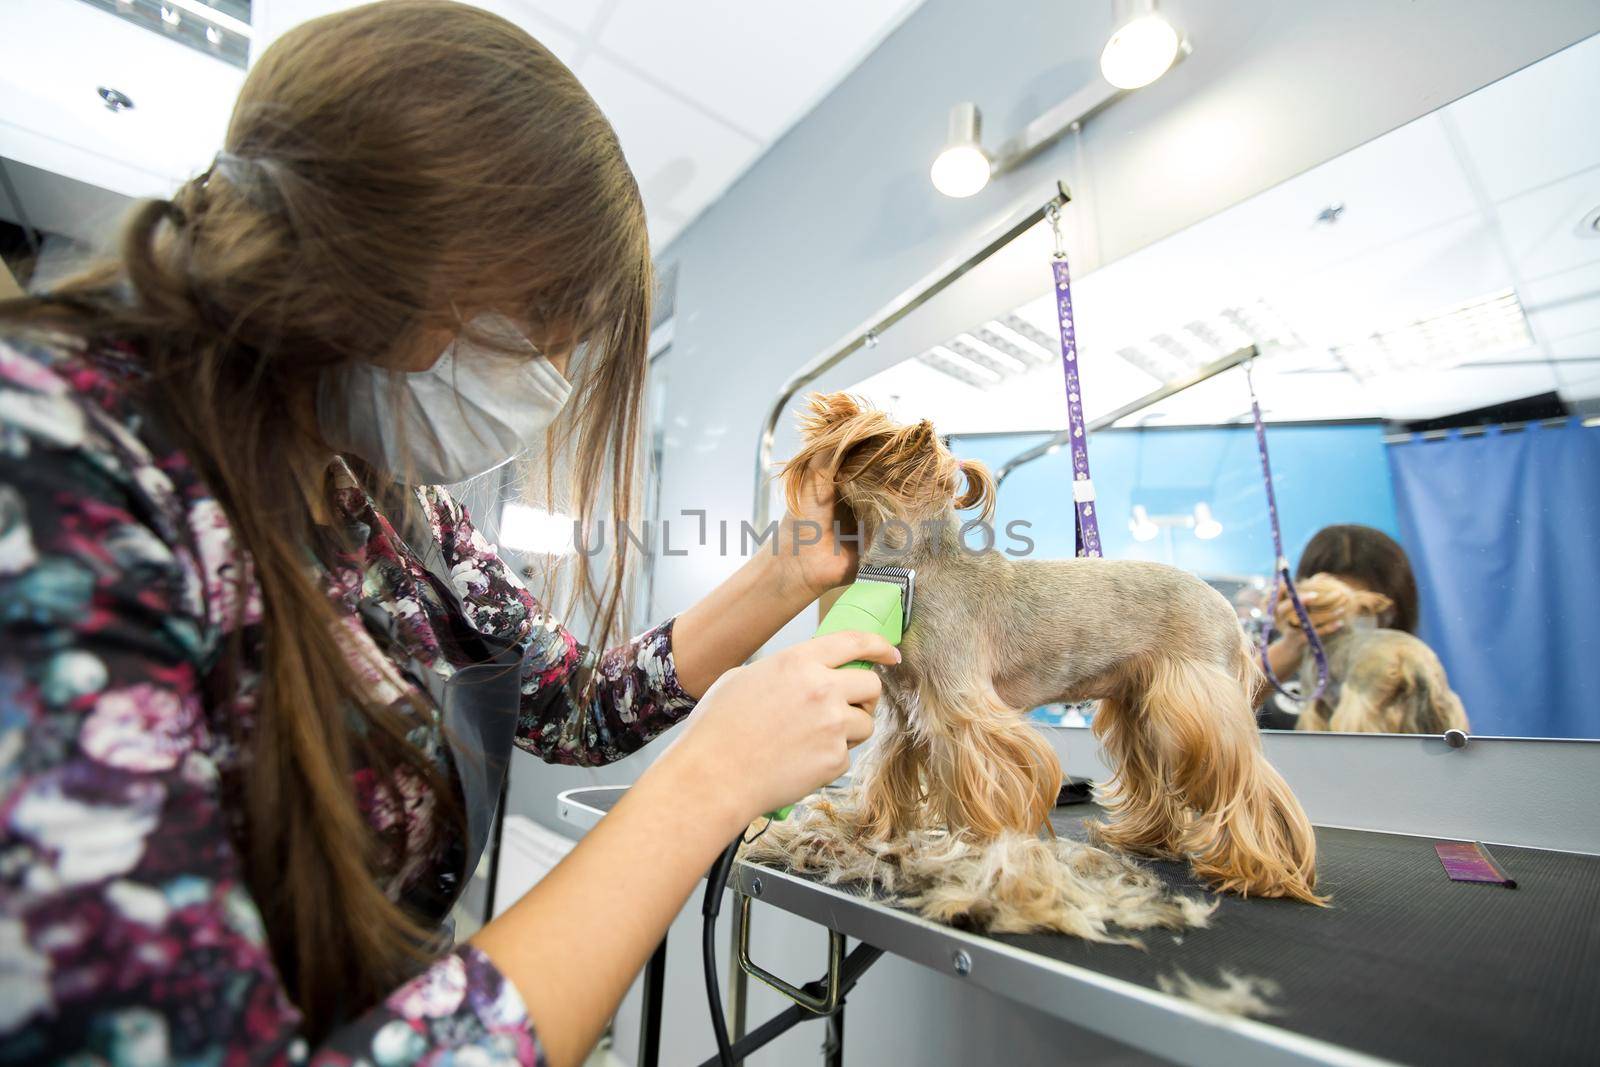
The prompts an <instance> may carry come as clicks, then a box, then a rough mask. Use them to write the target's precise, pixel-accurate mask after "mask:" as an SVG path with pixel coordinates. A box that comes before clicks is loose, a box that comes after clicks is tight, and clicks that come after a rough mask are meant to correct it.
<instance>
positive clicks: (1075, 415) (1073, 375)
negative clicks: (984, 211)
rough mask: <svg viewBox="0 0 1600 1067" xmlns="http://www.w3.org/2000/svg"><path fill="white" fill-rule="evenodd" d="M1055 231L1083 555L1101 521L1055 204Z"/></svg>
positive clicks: (1076, 535)
mask: <svg viewBox="0 0 1600 1067" xmlns="http://www.w3.org/2000/svg"><path fill="white" fill-rule="evenodd" d="M1048 214H1049V217H1050V228H1051V229H1052V230H1053V231H1054V232H1055V238H1056V251H1055V259H1054V261H1053V262H1052V263H1051V269H1052V270H1053V271H1054V272H1055V286H1056V318H1057V319H1058V320H1059V321H1060V324H1061V370H1062V372H1063V373H1064V374H1065V376H1066V380H1067V428H1068V430H1070V431H1071V433H1072V501H1073V505H1074V507H1075V509H1076V512H1075V522H1074V524H1073V544H1074V546H1075V549H1076V552H1077V554H1078V555H1079V556H1093V557H1098V556H1099V555H1100V520H1099V519H1097V518H1095V514H1094V481H1093V480H1092V479H1091V478H1090V477H1089V442H1088V434H1087V433H1086V432H1085V429H1084V427H1085V424H1084V419H1083V390H1082V389H1081V388H1080V387H1079V385H1078V334H1077V331H1076V330H1075V329H1074V328H1073V326H1072V277H1071V275H1070V274H1069V273H1068V271H1067V249H1066V246H1065V245H1064V244H1063V243H1062V238H1061V211H1060V209H1059V208H1057V207H1055V206H1054V205H1051V207H1050V210H1049V213H1048Z"/></svg>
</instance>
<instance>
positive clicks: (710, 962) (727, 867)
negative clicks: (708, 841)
mask: <svg viewBox="0 0 1600 1067" xmlns="http://www.w3.org/2000/svg"><path fill="white" fill-rule="evenodd" d="M758 836H759V835H758ZM743 843H744V835H743V834H740V835H739V836H738V837H736V838H734V839H733V843H732V844H730V845H729V846H728V847H727V848H725V849H723V850H722V855H720V856H718V857H717V861H716V862H715V863H713V864H712V865H711V870H710V871H708V872H706V896H705V900H704V902H703V903H702V904H701V905H700V915H701V927H700V953H701V962H702V964H703V965H704V968H705V978H706V1003H707V1006H708V1007H709V1008H710V1009H711V1033H712V1035H713V1036H715V1037H716V1039H717V1060H718V1062H720V1063H721V1064H722V1067H734V1059H733V1046H732V1043H731V1042H729V1040H728V1017H727V1015H726V1014H724V1012H723V1010H722V989H721V987H720V986H719V985H718V983H717V915H718V914H719V913H720V912H721V911H722V893H723V890H725V889H727V887H728V876H729V874H730V873H732V871H733V861H734V859H735V858H736V857H737V856H738V855H739V846H740V845H742V844H743Z"/></svg>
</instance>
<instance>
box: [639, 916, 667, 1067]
mask: <svg viewBox="0 0 1600 1067" xmlns="http://www.w3.org/2000/svg"><path fill="white" fill-rule="evenodd" d="M666 984H667V939H666V936H665V935H663V936H662V938H661V944H659V945H657V946H656V950H655V952H653V953H651V955H650V962H649V963H647V964H645V965H644V1011H643V1013H642V1016H641V1018H640V1021H639V1067H656V1062H657V1060H659V1059H660V1057H661V1000H662V995H663V993H664V992H665V989H666Z"/></svg>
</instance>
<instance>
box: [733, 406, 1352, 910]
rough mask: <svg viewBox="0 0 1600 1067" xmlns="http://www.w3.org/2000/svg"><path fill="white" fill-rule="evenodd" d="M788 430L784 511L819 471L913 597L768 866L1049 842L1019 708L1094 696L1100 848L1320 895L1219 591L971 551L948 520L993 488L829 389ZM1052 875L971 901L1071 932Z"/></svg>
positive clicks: (1213, 876)
mask: <svg viewBox="0 0 1600 1067" xmlns="http://www.w3.org/2000/svg"><path fill="white" fill-rule="evenodd" d="M800 428H801V433H802V446H801V448H800V451H799V452H798V453H797V454H796V455H795V456H794V457H793V458H792V459H791V460H790V461H789V462H788V463H787V465H786V466H785V469H784V474H783V477H784V480H785V483H786V488H787V491H788V494H789V497H790V502H791V506H793V505H794V503H795V498H796V496H797V494H798V492H799V489H800V487H801V485H802V484H804V482H805V480H806V479H807V478H809V477H811V476H813V475H814V474H817V473H820V474H822V475H823V476H825V477H827V478H828V479H830V480H831V482H832V483H833V485H834V486H835V488H836V490H837V493H838V496H839V499H840V500H841V501H842V503H843V504H845V505H846V506H848V507H849V508H850V509H851V511H852V512H854V514H855V516H856V519H857V523H858V526H859V528H860V532H861V534H862V537H863V541H862V544H863V546H864V548H863V552H862V561H863V562H864V563H870V564H882V565H890V566H900V567H910V568H914V569H915V570H916V572H917V581H916V597H915V601H914V603H913V606H912V617H911V625H910V627H909V629H908V630H907V632H906V634H905V637H904V640H903V642H902V644H901V646H900V650H901V653H902V655H903V661H902V662H901V663H900V664H899V665H897V666H895V667H891V668H887V669H884V670H883V672H882V673H883V679H884V699H883V701H882V703H881V704H880V707H879V729H878V733H877V739H876V741H875V746H874V749H873V750H872V751H871V752H869V753H868V754H867V755H866V756H864V757H863V760H862V765H861V766H860V767H859V768H858V770H857V772H856V783H857V784H856V786H855V788H854V791H853V793H852V794H851V795H849V796H847V797H846V798H844V799H842V800H836V801H824V802H821V803H820V804H818V805H814V806H813V807H814V808H815V809H817V810H818V811H821V812H822V813H823V814H822V815H821V816H817V815H816V814H815V812H812V813H807V818H809V819H810V820H811V821H810V823H809V830H807V829H806V828H805V827H804V826H795V827H788V828H784V827H783V826H781V825H780V826H779V827H777V828H776V829H777V830H778V833H777V834H776V835H774V837H773V840H772V841H770V842H768V843H767V845H766V846H765V849H766V851H767V853H769V854H771V853H777V852H781V851H782V850H783V849H784V848H788V849H789V853H790V857H791V858H792V857H793V856H794V855H795V853H796V850H799V851H801V852H805V853H806V857H804V858H806V859H808V860H809V861H811V862H813V863H814V865H817V866H823V867H825V866H827V864H830V863H831V864H835V865H844V866H847V867H848V866H851V865H852V863H853V862H854V865H855V868H856V869H855V870H854V871H853V872H852V875H853V876H860V877H863V878H866V877H871V876H873V875H874V872H877V873H879V874H881V873H883V870H884V864H885V863H889V864H890V865H892V866H894V867H895V868H896V869H897V870H898V869H900V868H901V867H903V865H904V863H905V857H904V856H903V855H899V853H903V851H904V849H903V845H902V844H900V843H903V842H905V841H907V840H914V839H921V838H927V837H928V835H930V834H931V835H934V836H935V837H940V839H941V840H944V841H945V842H946V844H944V845H943V846H941V847H945V848H947V849H952V850H954V849H955V848H956V846H958V845H959V846H961V847H963V848H965V849H966V850H967V852H968V853H972V852H973V850H974V849H977V850H978V852H980V853H981V850H982V848H983V847H984V846H985V845H986V844H989V843H992V844H993V845H994V846H995V848H994V852H993V854H992V855H991V856H990V857H989V858H988V859H987V860H983V859H981V858H975V857H974V856H969V860H970V863H976V864H979V865H980V866H981V865H982V864H983V863H985V862H987V863H988V865H989V867H990V868H994V869H996V870H998V866H997V865H1003V864H1004V863H1005V862H1006V861H1005V860H1003V859H1002V858H1000V857H1003V856H1004V855H1006V854H1007V852H1008V850H1009V851H1010V852H1014V851H1015V849H1016V847H1017V844H1016V842H1017V839H1018V837H1019V836H1020V837H1023V838H1026V839H1033V840H1037V839H1038V836H1039V831H1040V830H1041V829H1042V830H1045V831H1046V832H1048V831H1049V829H1050V821H1049V817H1050V812H1051V809H1052V807H1053V806H1054V803H1055V799H1056V795H1057V792H1058V790H1059V788H1060V785H1061V767H1060V764H1059V762H1058V760H1057V758H1056V755H1055V752H1054V750H1053V749H1052V748H1051V747H1050V745H1049V743H1048V741H1047V740H1046V739H1045V737H1044V736H1043V734H1042V733H1041V732H1040V731H1039V730H1037V729H1036V728H1034V727H1033V726H1031V725H1029V724H1028V723H1027V722H1026V721H1025V718H1024V716H1025V714H1026V712H1027V710H1028V709H1030V708H1033V707H1037V706H1039V705H1042V704H1050V703H1059V702H1075V701H1082V700H1090V699H1096V700H1098V701H1099V702H1100V706H1099V710H1098V711H1097V712H1096V713H1095V716H1094V724H1093V728H1094V732H1095V734H1096V736H1097V737H1098V738H1099V739H1100V741H1101V742H1102V744H1103V745H1104V748H1105V751H1106V753H1107V755H1108V756H1109V757H1110V760H1111V763H1112V766H1113V768H1114V772H1115V774H1114V778H1113V780H1112V781H1111V783H1110V784H1109V788H1108V789H1107V791H1106V792H1105V794H1104V796H1103V797H1102V801H1103V803H1105V804H1106V806H1107V807H1108V809H1109V811H1110V817H1109V820H1108V821H1107V822H1106V823H1104V824H1103V825H1101V826H1099V827H1098V837H1099V839H1100V840H1101V841H1102V842H1104V843H1106V844H1109V845H1112V846H1115V847H1117V848H1120V849H1125V850H1130V851H1134V852H1139V853H1144V854H1147V855H1154V856H1162V857H1170V858H1175V859H1183V860H1187V861H1188V863H1189V864H1190V866H1191V868H1192V870H1193V871H1194V873H1195V874H1196V875H1197V876H1199V877H1200V878H1201V879H1203V880H1204V881H1206V882H1208V883H1209V884H1211V885H1213V886H1215V887H1216V888H1219V889H1223V890H1228V891H1232V892H1236V893H1241V894H1246V895H1253V896H1268V897H1291V898H1294V899H1297V900H1302V901H1308V902H1311V903H1321V902H1322V898H1321V897H1319V896H1318V895H1317V893H1316V892H1315V886H1316V839H1315V837H1314V835H1313V833H1312V830H1311V825H1310V822H1309V821H1308V820H1307V818H1306V815H1305V812H1304V811H1303V810H1302V809H1301V807H1300V804H1299V802H1298V801H1297V800H1296V799H1295V797H1294V795H1293V794H1292V793H1291V792H1290V790H1289V787H1288V786H1287V785H1286V784H1285V782H1284V781H1283V779H1282V778H1281V777H1280V776H1279V775H1278V772H1277V771H1276V770H1274V769H1273V768H1272V767H1271V766H1270V765H1269V764H1268V763H1267V761H1266V758H1265V756H1264V755H1263V754H1262V750H1261V742H1260V737H1259V734H1258V731H1257V729H1256V725H1255V716H1254V712H1253V705H1252V703H1251V696H1252V694H1253V693H1254V692H1255V690H1256V687H1257V685H1258V683H1259V678H1260V672H1259V668H1258V666H1257V665H1256V662H1255V659H1254V656H1253V654H1252V650H1251V648H1250V646H1249V644H1248V642H1247V640H1246V638H1245V635H1244V633H1243V631H1242V630H1241V628H1240V625H1239V622H1238V619H1237V617H1236V615H1235V613H1234V611H1233V608H1232V607H1231V606H1230V605H1229V604H1228V602H1227V600H1226V599H1224V598H1223V597H1222V596H1221V594H1219V593H1217V592H1216V591H1215V590H1213V589H1212V588H1211V587H1209V586H1208V585H1206V584H1205V583H1204V582H1202V581H1200V580H1199V579H1198V578H1195V577H1193V576H1192V575H1189V574H1187V573H1185V572H1183V571H1180V570H1177V569H1175V568H1172V567H1167V566H1162V565H1159V564H1154V563H1144V562H1132V561H1127V562H1124V561H1112V560H1104V559H1067V560H1037V561H1035V560H1018V559H1011V558H1008V557H1007V556H1005V555H1003V554H1001V553H999V552H997V551H994V550H993V549H989V550H986V551H974V550H972V549H970V548H968V547H966V546H965V544H964V542H963V540H962V533H963V531H962V524H961V520H960V518H959V517H958V516H957V514H956V513H957V510H959V509H972V508H976V509H981V513H982V514H983V515H984V517H985V518H987V517H988V516H989V515H990V514H991V512H992V507H993V499H994V492H995V485H994V481H993V479H992V477H991V476H990V474H989V472H988V470H987V469H986V468H985V467H984V466H983V465H982V464H981V463H977V462H974V461H971V460H958V459H956V458H955V457H954V456H952V455H951V454H950V452H949V451H948V449H946V447H945V446H944V444H943V442H941V441H940V440H939V438H938V436H937V435H936V434H935V432H934V429H933V427H932V426H931V425H930V424H929V423H928V422H926V421H923V422H920V423H917V424H915V425H898V424H896V423H895V422H893V421H892V420H891V419H890V418H889V417H888V416H887V415H886V414H884V413H883V412H880V411H876V410H872V409H870V408H867V407H865V406H864V405H862V404H861V403H859V402H858V401H856V400H855V399H854V398H852V397H850V396H848V395H845V394H842V393H835V394H829V395H814V396H813V397H812V398H811V401H810V406H809V408H808V410H807V411H806V412H805V413H804V415H803V416H802V418H801V420H800ZM807 835H809V836H807ZM830 835H831V836H830ZM941 835H948V837H941ZM802 838H803V840H802ZM1040 844H1041V845H1044V844H1052V845H1054V844H1059V843H1052V842H1040ZM1067 844H1071V843H1067ZM1079 847H1081V846H1079ZM862 850H865V851H866V852H867V853H871V855H870V856H868V857H866V858H864V859H863V858H860V857H861V853H862ZM886 850H887V851H886ZM889 853H894V854H895V855H897V856H898V857H899V858H893V857H892V856H890V855H889ZM852 857H857V859H859V862H855V861H853V860H852ZM758 858H759V857H758ZM969 865H970V864H969ZM1127 869H1130V868H1128V867H1124V868H1123V870H1124V871H1126V870H1127ZM970 875H971V872H970V871H963V872H960V873H959V874H952V875H951V877H952V878H956V877H959V878H966V879H968V880H970ZM1126 877H1127V876H1126V875H1125V874H1124V875H1120V876H1119V875H1115V874H1108V876H1107V879H1106V881H1105V882H1104V883H1103V884H1102V885H1100V886H1099V888H1098V891H1099V892H1102V893H1111V894H1115V893H1117V892H1123V891H1124V889H1123V887H1124V886H1126V885H1127V882H1126ZM1119 879H1121V880H1119ZM1069 880H1070V879H1068V877H1067V875H1066V874H1064V873H1063V874H1062V875H1061V876H1060V879H1058V881H1057V883H1056V884H1054V885H1050V884H1042V883H1041V882H1040V879H1039V877H1038V876H1037V872H1036V874H1035V876H1033V877H1031V878H1023V879H1022V880H1021V881H1019V880H1017V879H1012V880H1011V881H1010V882H1009V883H1007V884H1006V886H1005V888H1004V892H1005V893H1006V894H1009V895H1010V897H1011V899H1010V900H1002V901H999V902H998V904H999V907H1000V911H999V913H998V914H993V908H994V906H995V904H996V902H994V901H990V902H988V906H989V908H990V911H991V914H989V915H988V917H987V919H981V920H980V921H982V922H985V923H986V924H988V925H990V926H991V928H995V927H996V926H997V925H998V926H999V927H1000V928H1010V929H1022V928H1038V927H1046V928H1055V929H1068V928H1069V927H1071V926H1073V925H1075V924H1076V925H1079V926H1081V922H1080V921H1079V920H1080V919H1081V916H1079V917H1074V916H1067V915H1064V914H1063V913H1062V911H1061V909H1060V908H1057V907H1055V905H1053V904H1052V903H1051V899H1052V898H1051V894H1052V893H1056V894H1057V895H1058V896H1059V894H1060V893H1061V892H1062V891H1063V890H1064V887H1065V885H1066V882H1067V881H1069ZM1030 882H1031V884H1029V883H1030ZM998 884H999V883H996V882H991V888H993V887H994V886H995V885H998ZM1079 888H1080V889H1081V886H1080V887H1079ZM967 903H969V904H970V903H972V902H971V901H970V900H969V901H968V902H967ZM1145 903H1150V902H1149V901H1146V902H1145ZM1075 906H1076V905H1075ZM949 910H953V911H955V912H960V911H961V910H962V908H961V906H960V905H952V906H951V907H950V909H949ZM1128 914H1132V915H1133V916H1134V918H1133V921H1132V922H1129V921H1127V920H1126V919H1125V918H1124V917H1116V918H1114V919H1113V920H1112V921H1116V922H1118V923H1119V924H1121V925H1133V926H1139V925H1150V924H1153V923H1156V922H1164V921H1165V920H1163V919H1161V918H1154V919H1152V918H1151V916H1150V912H1149V909H1148V908H1147V907H1145V906H1144V904H1141V905H1139V906H1137V907H1134V908H1132V910H1131V911H1125V912H1124V916H1125V915H1128ZM968 917H969V918H971V916H970V915H968ZM1191 918H1192V917H1191ZM1030 923H1031V924H1032V926H1031V927H1030ZM1068 932H1080V931H1079V930H1076V929H1068Z"/></svg>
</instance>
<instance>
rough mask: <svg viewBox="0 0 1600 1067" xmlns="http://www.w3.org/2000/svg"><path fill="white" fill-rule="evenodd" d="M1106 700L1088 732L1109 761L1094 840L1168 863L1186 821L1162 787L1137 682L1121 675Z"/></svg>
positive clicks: (1156, 743) (1162, 770)
mask: <svg viewBox="0 0 1600 1067" xmlns="http://www.w3.org/2000/svg"><path fill="white" fill-rule="evenodd" d="M1125 674H1126V675H1129V676H1126V677H1124V678H1120V679H1118V681H1117V683H1116V689H1115V691H1114V692H1113V693H1112V695H1110V696H1107V697H1105V698H1103V699H1102V700H1101V701H1100V704H1099V707H1098V708H1097V709H1096V710H1095V713H1094V719H1093V721H1092V729H1093V731H1094V735H1095V737H1097V738H1099V740H1100V744H1101V745H1102V747H1104V749H1105V752H1106V755H1107V756H1108V757H1109V758H1110V760H1111V766H1112V768H1113V771H1114V775H1113V777H1112V779H1111V781H1110V782H1108V783H1105V786H1104V788H1103V789H1102V791H1101V793H1100V796H1099V800H1100V802H1101V803H1102V804H1104V805H1105V806H1106V808H1107V809H1109V811H1110V812H1111V819H1110V821H1108V822H1106V823H1104V824H1102V825H1101V826H1100V827H1099V828H1098V829H1099V835H1100V837H1101V839H1102V840H1104V841H1105V842H1106V843H1107V844H1109V845H1112V846H1114V847H1116V848H1120V849H1124V850H1126V851H1129V852H1143V853H1148V854H1150V855H1155V856H1167V857H1171V856H1174V855H1175V854H1176V853H1177V849H1178V845H1179V842H1180V840H1181V838H1182V834H1183V827H1184V825H1185V824H1186V823H1187V822H1188V819H1189V815H1188V812H1187V811H1186V809H1185V807H1184V804H1183V800H1182V798H1181V797H1179V796H1178V795H1176V794H1175V793H1174V792H1173V791H1172V789H1171V788H1170V787H1169V786H1168V780H1169V777H1170V775H1169V773H1168V771H1167V768H1166V766H1165V765H1164V763H1163V761H1162V753H1163V744H1162V739H1161V738H1159V737H1156V736H1154V735H1153V734H1152V733H1151V732H1150V730H1149V728H1148V723H1147V721H1146V719H1145V716H1144V714H1143V708H1142V706H1141V705H1142V704H1143V700H1142V698H1141V696H1140V695H1139V688H1138V687H1139V686H1140V685H1141V683H1140V680H1139V679H1138V678H1137V677H1134V676H1132V675H1134V674H1135V672H1134V671H1132V670H1129V671H1126V672H1125Z"/></svg>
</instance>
